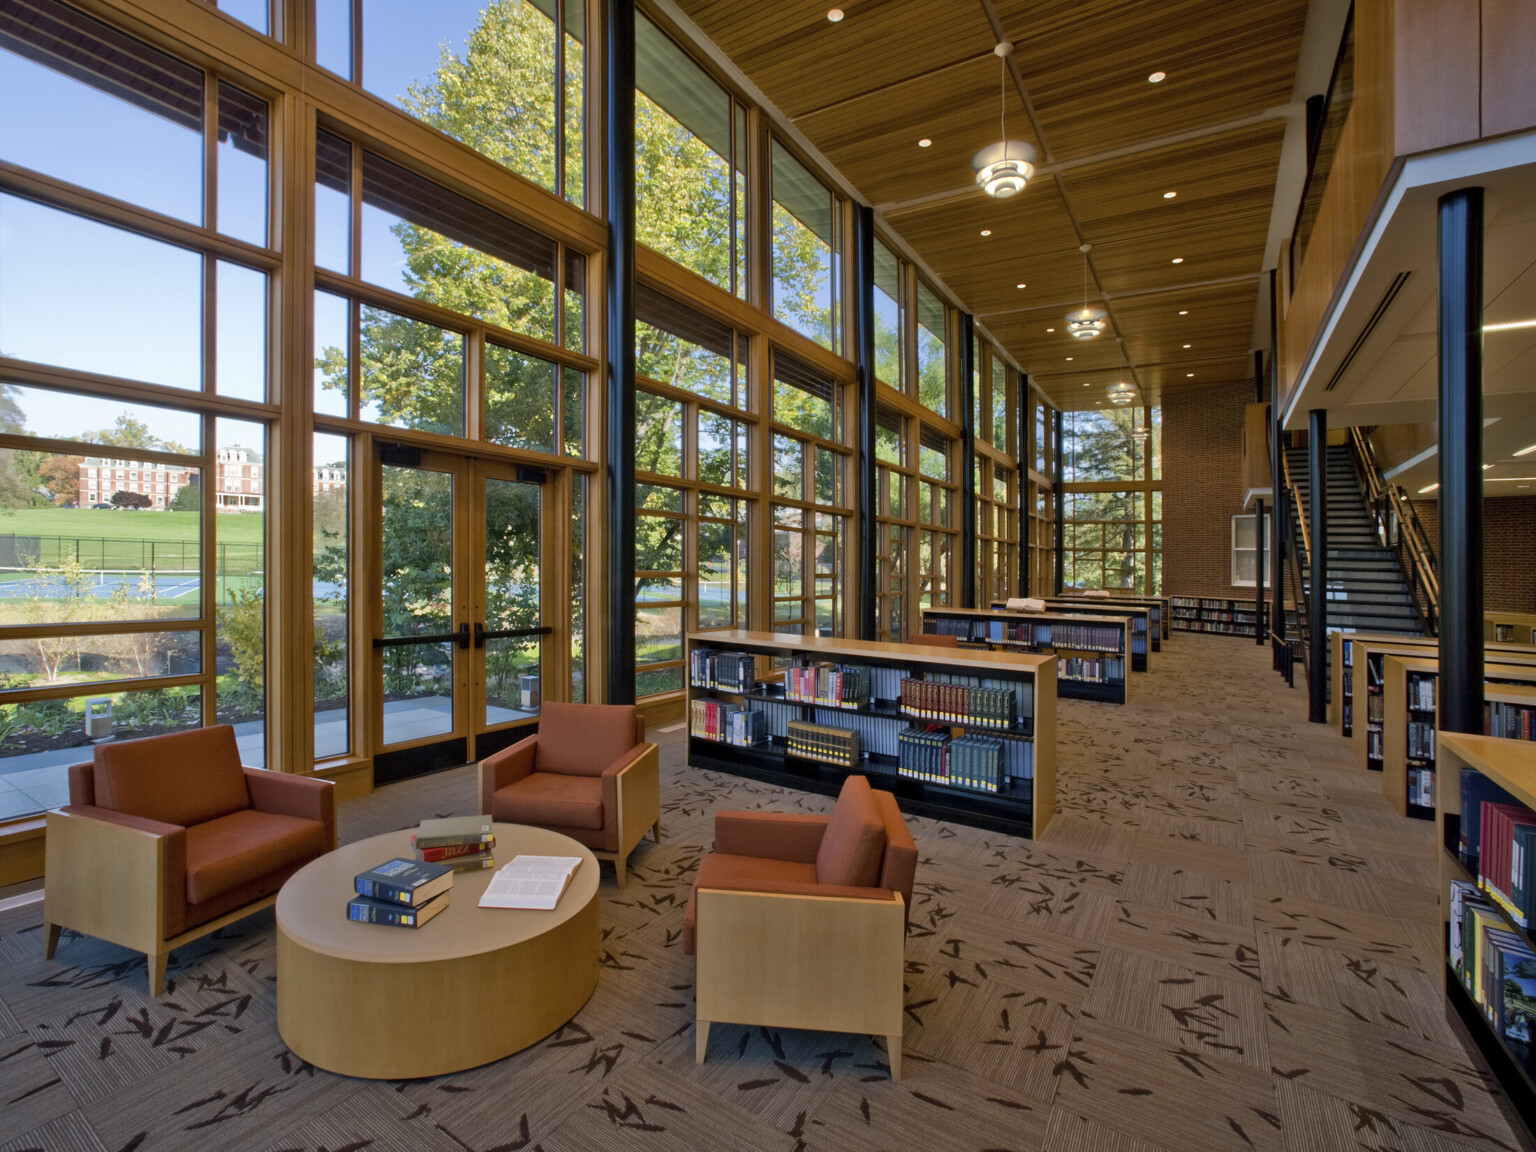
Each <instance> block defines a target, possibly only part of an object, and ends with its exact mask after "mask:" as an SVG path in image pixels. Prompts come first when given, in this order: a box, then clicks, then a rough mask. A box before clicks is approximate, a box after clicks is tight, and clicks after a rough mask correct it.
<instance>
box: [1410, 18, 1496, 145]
mask: <svg viewBox="0 0 1536 1152" xmlns="http://www.w3.org/2000/svg"><path fill="white" fill-rule="evenodd" d="M1481 7H1482V5H1481V3H1480V0H1394V4H1393V8H1394V12H1393V28H1392V32H1393V51H1394V58H1393V76H1394V86H1393V87H1394V91H1393V95H1392V99H1393V105H1394V107H1393V112H1392V124H1393V153H1394V154H1395V155H1398V156H1407V155H1411V154H1412V153H1414V152H1427V151H1428V150H1430V149H1431V148H1444V147H1446V146H1447V145H1450V144H1460V143H1462V142H1463V141H1465V140H1476V139H1477V137H1478V135H1479V128H1478V125H1479V110H1478V104H1479V92H1478V88H1479V77H1478V73H1479V72H1480V71H1481V69H1482V45H1481V43H1480V42H1479V26H1480V24H1481Z"/></svg>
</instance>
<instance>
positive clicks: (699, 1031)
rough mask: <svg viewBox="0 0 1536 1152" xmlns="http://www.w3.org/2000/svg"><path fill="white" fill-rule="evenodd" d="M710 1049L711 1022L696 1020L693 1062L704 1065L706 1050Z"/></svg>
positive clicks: (694, 1023) (694, 1024) (694, 1025)
mask: <svg viewBox="0 0 1536 1152" xmlns="http://www.w3.org/2000/svg"><path fill="white" fill-rule="evenodd" d="M708 1047H709V1021H708V1020H695V1021H694V1022H693V1062H694V1063H695V1064H702V1063H704V1050H705V1049H706V1048H708Z"/></svg>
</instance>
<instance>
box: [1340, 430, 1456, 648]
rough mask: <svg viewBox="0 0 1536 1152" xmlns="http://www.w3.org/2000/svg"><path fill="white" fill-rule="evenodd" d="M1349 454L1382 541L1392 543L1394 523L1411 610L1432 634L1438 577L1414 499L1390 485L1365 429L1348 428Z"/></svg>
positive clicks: (1436, 613)
mask: <svg viewBox="0 0 1536 1152" xmlns="http://www.w3.org/2000/svg"><path fill="white" fill-rule="evenodd" d="M1349 442H1350V448H1351V450H1352V451H1351V456H1352V458H1353V460H1354V464H1355V471H1356V472H1357V473H1358V474H1359V476H1360V480H1361V487H1362V488H1363V489H1364V491H1365V497H1366V506H1367V507H1368V508H1369V509H1370V511H1371V515H1372V516H1373V517H1374V519H1375V521H1376V531H1377V533H1378V534H1379V535H1380V537H1381V540H1382V543H1383V544H1388V545H1392V543H1393V533H1392V528H1393V526H1394V524H1395V526H1396V529H1397V533H1396V545H1395V549H1396V552H1397V557H1398V560H1399V562H1400V563H1401V564H1402V566H1403V569H1404V571H1403V575H1404V577H1405V578H1406V579H1407V581H1408V590H1409V594H1410V595H1411V596H1412V598H1413V607H1414V611H1415V612H1417V613H1418V616H1419V622H1420V623H1421V624H1423V625H1424V628H1425V631H1426V632H1427V633H1428V634H1429V635H1431V636H1434V635H1436V634H1437V633H1438V631H1439V626H1440V578H1439V576H1438V575H1436V573H1435V553H1434V549H1433V548H1431V547H1430V545H1429V538H1428V536H1427V535H1426V534H1425V532H1424V525H1423V524H1422V523H1421V522H1420V520H1419V514H1418V513H1417V512H1415V511H1414V509H1413V502H1412V501H1411V500H1409V499H1408V494H1407V493H1406V492H1405V491H1403V489H1402V487H1401V485H1397V484H1389V483H1387V481H1386V478H1385V477H1384V476H1383V475H1382V472H1381V467H1380V465H1378V464H1377V462H1376V451H1375V448H1374V447H1373V446H1372V444H1371V438H1370V435H1369V434H1368V432H1367V431H1366V430H1365V429H1364V428H1351V429H1350V430H1349Z"/></svg>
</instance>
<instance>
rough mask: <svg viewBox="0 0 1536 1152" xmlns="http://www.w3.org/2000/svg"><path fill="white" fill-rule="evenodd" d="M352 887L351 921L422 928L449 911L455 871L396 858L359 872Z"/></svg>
mask: <svg viewBox="0 0 1536 1152" xmlns="http://www.w3.org/2000/svg"><path fill="white" fill-rule="evenodd" d="M352 886H353V888H354V889H355V890H356V892H357V895H356V896H354V897H352V899H351V900H349V901H347V919H348V920H357V921H360V922H361V923H364V924H389V925H392V926H393V927H396V928H420V927H421V926H422V925H423V924H425V923H426V922H427V921H428V920H430V919H432V917H434V916H436V915H437V914H438V913H439V912H441V911H443V909H445V908H447V907H448V897H449V895H450V894H451V890H452V888H453V869H452V868H449V867H447V866H446V865H443V864H427V863H424V862H423V861H420V860H406V859H403V858H400V857H396V858H395V859H393V860H386V861H385V862H384V863H383V864H380V865H379V866H378V867H377V868H370V869H368V871H366V872H359V873H358V874H357V875H356V876H355V877H353V879H352Z"/></svg>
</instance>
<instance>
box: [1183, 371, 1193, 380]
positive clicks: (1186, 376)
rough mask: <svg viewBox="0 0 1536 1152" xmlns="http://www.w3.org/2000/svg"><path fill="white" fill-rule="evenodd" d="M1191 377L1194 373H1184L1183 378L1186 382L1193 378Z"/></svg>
mask: <svg viewBox="0 0 1536 1152" xmlns="http://www.w3.org/2000/svg"><path fill="white" fill-rule="evenodd" d="M1193 376H1194V373H1193V372H1186V373H1184V378H1185V379H1186V380H1188V379H1190V378H1191V377H1193Z"/></svg>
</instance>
